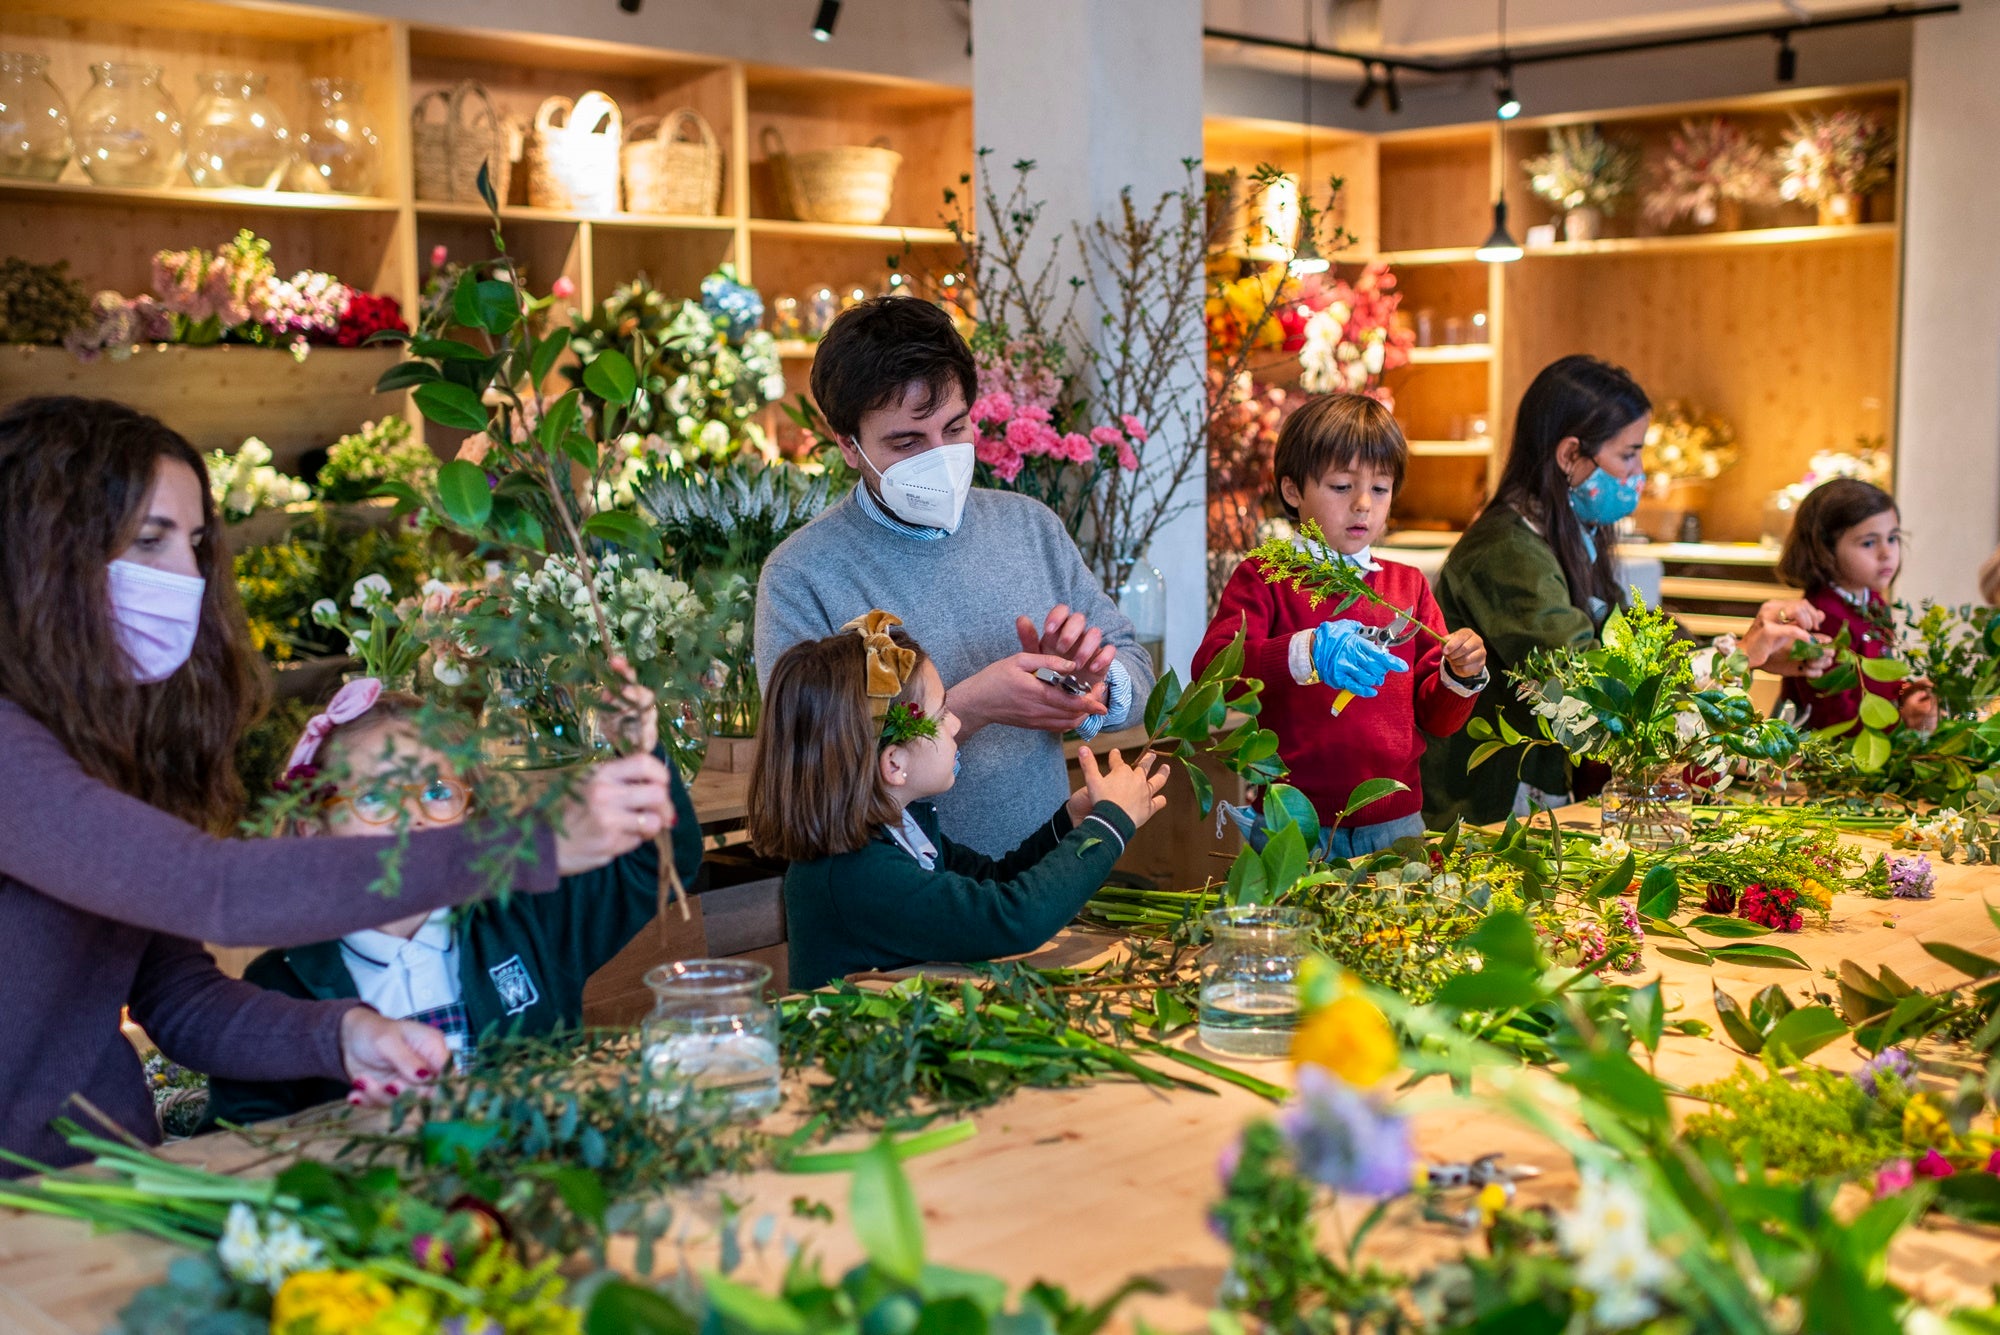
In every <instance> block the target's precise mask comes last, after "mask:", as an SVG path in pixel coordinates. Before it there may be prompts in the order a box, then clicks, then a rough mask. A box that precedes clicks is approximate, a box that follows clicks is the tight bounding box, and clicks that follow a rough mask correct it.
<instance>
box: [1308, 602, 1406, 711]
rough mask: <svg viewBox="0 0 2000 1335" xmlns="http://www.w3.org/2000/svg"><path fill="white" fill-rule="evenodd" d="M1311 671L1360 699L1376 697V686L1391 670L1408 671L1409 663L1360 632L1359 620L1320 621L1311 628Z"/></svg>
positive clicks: (1336, 687)
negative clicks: (1317, 625)
mask: <svg viewBox="0 0 2000 1335" xmlns="http://www.w3.org/2000/svg"><path fill="white" fill-rule="evenodd" d="M1312 659H1313V671H1315V672H1317V673H1319V679H1320V680H1321V681H1323V682H1325V683H1326V684H1327V685H1328V686H1331V687H1333V688H1334V689H1335V690H1339V691H1347V692H1349V693H1350V694H1353V695H1358V696H1360V697H1361V698H1362V699H1363V700H1372V699H1374V697H1375V688H1376V687H1378V686H1380V685H1381V684H1382V682H1383V679H1384V678H1386V677H1387V676H1388V675H1389V674H1390V673H1391V672H1408V671H1409V670H1410V665H1409V664H1408V663H1405V662H1404V661H1403V660H1402V659H1400V658H1398V657H1397V656H1396V655H1394V654H1392V653H1390V652H1389V651H1388V650H1387V649H1384V648H1383V647H1382V646H1381V645H1379V644H1376V643H1374V642H1373V641H1371V640H1369V639H1368V638H1367V637H1365V636H1364V635H1362V633H1361V623H1360V622H1358V621H1322V622H1320V624H1319V627H1318V628H1317V629H1316V630H1314V631H1313V642H1312Z"/></svg>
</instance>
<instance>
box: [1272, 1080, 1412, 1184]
mask: <svg viewBox="0 0 2000 1335" xmlns="http://www.w3.org/2000/svg"><path fill="white" fill-rule="evenodd" d="M1279 1124H1280V1126H1282V1127H1283V1129H1284V1132H1285V1138H1286V1139H1287V1140H1288V1141H1290V1142H1291V1147H1292V1156H1293V1157H1294V1158H1295V1159H1296V1160H1297V1161H1298V1165H1299V1170H1300V1171H1301V1172H1303V1173H1304V1174H1305V1175H1306V1176H1307V1177H1310V1178H1312V1179H1313V1180H1314V1181H1317V1182H1322V1183H1324V1184H1326V1185H1327V1186H1329V1187H1332V1188H1333V1189H1334V1190H1335V1191H1352V1192H1359V1193H1361V1194H1363V1195H1368V1196H1393V1195H1395V1194H1397V1193H1398V1192H1402V1191H1405V1190H1408V1188H1409V1185H1410V1173H1411V1170H1412V1169H1413V1167H1414V1166H1415V1155H1414V1154H1413V1152H1412V1151H1411V1149H1410V1128H1409V1125H1408V1124H1407V1123H1406V1122H1405V1121H1404V1120H1403V1119H1402V1118H1401V1117H1399V1116H1397V1115H1396V1114H1394V1113H1392V1112H1389V1111H1387V1110H1386V1109H1383V1108H1381V1107H1380V1106H1378V1105H1377V1104H1376V1103H1375V1102H1374V1100H1372V1099H1370V1098H1368V1097H1367V1096H1366V1095H1364V1094H1362V1093H1360V1092H1359V1091H1357V1090H1356V1089H1354V1088H1353V1087H1352V1086H1350V1085H1349V1084H1347V1083H1346V1082H1345V1081H1343V1080H1341V1079H1340V1078H1339V1077H1338V1076H1336V1075H1334V1074H1333V1073H1332V1072H1330V1071H1327V1070H1325V1069H1324V1068H1322V1067H1318V1066H1310V1065H1308V1066H1301V1067H1300V1068H1299V1087H1298V1094H1297V1096H1296V1097H1295V1099H1294V1100H1293V1102H1292V1103H1291V1104H1290V1105H1289V1106H1288V1107H1287V1108H1286V1109H1285V1111H1284V1112H1283V1113H1282V1114H1281V1115H1280V1118H1279Z"/></svg>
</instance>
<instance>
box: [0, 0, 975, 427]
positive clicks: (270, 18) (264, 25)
mask: <svg viewBox="0 0 2000 1335" xmlns="http://www.w3.org/2000/svg"><path fill="white" fill-rule="evenodd" d="M107 12H109V11H107V10H106V9H105V7H104V6H102V5H99V4H96V3H94V2H93V0H12V3H9V4H8V5H6V6H5V7H4V9H0V49H8V50H25V51H33V52H38V53H41V54H45V55H47V56H49V57H50V69H49V74H50V77H51V79H52V80H53V81H54V83H55V84H56V86H57V88H58V89H59V90H60V91H61V92H62V93H63V95H64V97H65V99H66V100H67V101H68V102H69V103H70V105H71V107H72V109H74V107H75V105H76V103H77V102H78V100H79V99H80V98H81V97H82V95H83V93H84V91H85V90H86V89H87V88H88V87H89V86H90V76H89V65H90V64H91V63H92V62H94V61H98V60H107V59H108V60H141V61H145V62H147V63H150V64H156V65H159V66H161V67H162V69H163V70H164V75H163V78H162V86H163V87H164V88H165V90H166V91H167V93H168V94H169V96H171V97H172V98H173V99H174V101H175V102H176V104H177V105H178V106H179V107H180V110H181V112H182V114H183V116H185V115H186V114H187V112H188V111H189V109H190V107H191V105H192V103H193V102H194V99H195V96H196V89H197V84H196V74H197V73H198V72H199V71H201V70H207V69H214V68H242V69H253V70H258V71H261V72H263V73H266V74H268V75H269V76H270V81H269V93H270V95H271V96H272V97H273V98H274V99H275V100H276V101H277V103H278V105H279V107H280V109H281V110H282V111H283V112H284V114H285V116H286V118H287V120H288V122H289V123H290V124H291V125H293V126H294V127H297V126H298V125H300V124H302V123H303V121H304V119H305V115H306V111H307V100H306V99H307V89H306V80H307V79H308V78H310V77H312V76H315V75H321V74H332V75H342V76H346V77H349V78H352V79H355V80H358V81H359V82H360V83H361V85H362V91H363V101H364V105H365V108H366V112H367V121H368V124H369V125H370V126H371V127H372V128H373V129H374V130H375V132H376V133H377V134H378V135H379V136H380V139H381V144H382V164H381V176H380V184H379V186H378V190H379V193H378V195H376V196H374V197H370V198H358V197H351V196H340V195H316V194H304V193H298V192H292V191H286V190H277V191H243V190H201V189H197V188H195V187H194V186H193V185H191V184H189V183H188V181H187V180H186V178H185V175H183V177H182V179H181V181H180V183H179V184H178V185H176V186H172V187H169V188H166V189H161V190H138V189H117V188H107V187H103V186H98V185H95V184H92V183H91V182H90V181H89V180H88V178H87V177H85V176H84V175H83V173H82V171H81V169H80V168H79V167H78V166H77V165H76V164H75V163H74V162H72V163H71V164H70V166H69V167H68V168H67V169H66V172H65V174H64V176H63V177H62V178H61V179H60V180H58V181H55V182H53V183H27V182H10V181H0V255H18V256H21V257H22V258H24V259H29V260H34V261H38V262H48V261H53V260H59V259H67V260H69V261H70V264H71V270H72V272H73V273H74V274H75V275H76V276H77V277H78V278H79V279H80V280H81V281H82V282H83V283H84V284H85V285H86V286H87V287H90V288H92V289H98V288H114V289H117V290H119V291H122V292H124V293H127V294H128V295H129V294H132V293H136V292H140V291H144V290H147V289H148V288H149V287H150V282H151V274H150V265H151V258H152V255H153V253H154V252H155V251H158V250H161V249H166V248H184V247H188V246H203V247H213V246H215V245H216V244H217V243H219V242H222V241H225V240H227V239H228V238H229V236H230V235H231V233H233V231H234V230H235V228H236V227H237V226H239V225H248V226H252V227H255V228H256V230H257V231H258V233H259V234H260V235H262V236H264V237H266V238H268V239H269V240H270V241H271V243H272V254H273V258H274V259H275V261H276V262H277V264H278V266H279V268H280V269H283V270H286V271H290V270H293V269H300V268H316V269H325V270H328V271H330V272H333V273H335V274H337V275H339V276H340V277H341V278H343V279H344V280H346V281H348V282H350V283H353V284H355V285H356V286H359V287H365V288H367V289H369V290H371V291H377V292H384V293H387V294H389V295H392V296H394V297H396V298H397V299H398V300H399V301H400V302H401V303H402V304H403V307H404V310H405V313H406V315H411V316H413V315H414V314H415V311H416V309H417V306H418V301H419V297H420V295H421V292H422V289H423V284H424V280H425V276H426V273H427V270H428V267H429V256H430V254H431V251H432V249H433V247H435V246H439V245H443V246H444V247H446V249H447V251H448V252H449V253H450V256H451V258H452V259H454V260H461V261H469V260H476V259H481V258H485V257H487V256H489V255H491V254H492V253H493V252H492V249H491V236H490V225H489V221H488V218H487V214H486V210H485V208H484V207H483V206H482V205H480V204H478V203H476V202H475V203H450V202H444V201H437V200H420V199H418V198H416V195H415V189H414V182H413V179H412V173H411V165H410V163H411V151H410V137H411V135H410V114H411V110H412V108H413V107H414V106H415V104H416V102H417V101H418V99H420V98H422V97H423V96H424V95H425V94H426V93H428V92H431V91H433V90H436V89H440V88H450V87H451V86H453V85H455V84H456V83H457V82H458V81H459V80H461V79H467V78H470V79H477V80H479V81H480V83H481V84H483V85H484V86H485V87H486V89H487V91H488V94H489V95H490V96H491V97H492V99H493V101H494V103H495V105H496V107H497V108H498V109H499V111H500V112H501V114H502V115H504V116H507V117H509V118H513V119H516V120H518V121H521V122H523V123H526V122H530V121H532V118H533V116H534V112H535V109H536V107H537V106H539V105H540V103H541V102H542V100H543V99H544V98H545V97H548V96H549V95H551V94H563V95H567V96H570V97H575V96H577V95H579V94H581V93H583V92H584V91H586V90H588V89H593V88H595V89H600V90H602V91H604V92H606V93H608V94H610V95H611V96H612V97H613V98H615V99H616V100H617V102H618V104H619V107H620V110H621V113H622V114H623V116H624V118H625V122H626V123H627V124H628V125H629V124H631V123H632V122H633V121H635V120H637V119H638V118H640V117H642V116H646V115H660V114H664V113H666V112H668V111H671V110H673V109H674V108H677V107H682V106H691V107H693V108H695V109H696V110H698V111H699V112H701V114H702V115H703V117H704V118H705V119H707V120H708V122H709V124H710V126H711V127H712V128H713V130H714V132H715V135H716V137H717V140H718V143H719V145H720V147H721V150H722V156H723V182H722V198H721V204H720V208H719V211H718V213H717V214H716V215H715V216H713V217H706V216H685V215H660V214H638V213H625V212H619V213H608V214H583V213H575V212H569V211H565V210H557V209H546V208H534V207H531V206H529V205H528V203H527V195H526V188H527V187H526V180H527V174H526V171H525V170H524V169H523V168H522V167H521V165H520V164H516V168H515V171H514V173H513V177H514V180H513V184H512V188H511V190H510V193H509V196H508V198H507V199H506V200H505V201H503V204H504V207H503V208H502V210H501V220H502V224H503V228H504V230H505V233H506V237H507V245H508V249H509V252H510V253H512V254H514V255H515V256H517V257H518V258H519V259H520V260H521V262H522V266H523V269H524V271H525V273H526V274H527V277H528V281H529V283H530V284H531V286H533V287H535V288H537V289H540V290H546V289H547V287H548V286H550V285H552V284H553V283H554V282H555V281H556V279H557V278H559V277H567V278H568V279H569V280H570V281H571V282H572V283H573V284H575V285H576V288H577V293H576V296H575V297H574V298H572V299H571V300H570V302H569V306H570V307H571V308H587V307H588V306H590V305H593V304H595V303H597V302H599V301H601V300H602V299H603V298H604V297H605V296H607V295H608V294H609V293H610V292H612V291H613V290H614V289H615V288H617V287H618V286H619V285H620V284H622V283H625V282H628V281H630V280H631V279H633V278H635V277H637V276H639V275H641V274H644V275H645V276H647V277H648V278H649V279H650V280H651V281H652V282H654V283H655V284H656V285H658V286H660V287H661V288H663V289H664V290H666V291H668V292H669V293H672V294H675V295H685V296H693V295H694V294H695V292H696V289H697V285H698V284H699V282H700V280H701V278H702V277H703V276H704V275H706V274H707V273H708V272H709V271H710V270H711V269H713V268H714V267H715V266H716V265H718V264H721V263H724V262H731V263H734V264H735V265H736V266H737V268H738V270H739V272H740V273H741V274H742V276H743V277H744V278H745V279H746V280H748V281H751V282H754V283H756V284H757V285H758V286H759V287H760V288H761V289H762V290H763V292H764V295H765V297H766V299H767V301H768V300H771V299H774V298H776V297H777V296H779V295H782V294H789V295H793V296H800V297H803V296H804V295H805V293H806V292H807V291H808V290H809V289H810V288H812V287H816V286H820V285H825V286H829V287H832V288H833V289H834V290H835V291H837V292H841V293H849V292H853V291H856V290H860V291H863V292H866V293H874V292H877V291H881V290H885V288H886V286H887V278H888V275H889V272H890V260H891V258H892V257H894V256H902V255H905V254H907V255H909V256H911V257H912V259H911V262H912V263H913V264H917V265H922V266H924V267H927V268H928V267H937V268H940V269H942V268H947V267H950V263H951V260H952V259H953V257H955V255H956V253H957V245H956V243H955V242H954V241H953V239H952V235H951V233H950V232H949V231H947V230H946V229H945V228H944V226H943V225H942V224H943V223H944V221H945V218H944V214H943V209H944V198H943V196H944V190H945V189H946V187H947V186H953V185H956V184H957V183H958V178H959V177H960V175H961V174H962V173H965V172H968V171H970V170H971V168H972V160H973V155H972V97H971V92H970V90H969V89H966V88H960V87H951V86H945V85H937V84H926V83H919V82H915V81H910V80H900V79H890V78H882V77H877V76H869V75H855V74H846V73H842V72H838V71H828V70H801V69H793V68H786V67H780V66H771V65H758V64H746V63H743V62H738V61H731V60H723V59H719V58H716V57H712V56H704V55H696V54H688V53H682V52H673V51H663V50H657V49H653V48H648V47H638V46H629V45H623V44H614V43H607V42H597V41H586V40H580V39H571V38H563V37H545V36H534V35H528V34H521V33H512V32H501V31H493V30H485V29H476V28H460V27H446V26H442V25H432V24H406V23H401V22H396V21H391V20H385V19H378V18H374V17H371V16H367V15H362V14H355V13H347V12H335V11H329V10H321V9H316V8H311V7H307V6H297V5H288V4H271V3H264V2H263V0H255V2H254V3H252V2H250V0H243V2H240V3H239V2H238V0H160V3H158V4H149V5H145V6H128V7H126V8H125V9H124V11H123V12H122V13H121V15H120V17H118V18H117V19H112V18H108V17H106V14H107ZM767 127H768V128H770V129H772V130H775V131H776V132H777V133H778V134H779V135H781V136H782V138H783V140H784V143H785V145H786V147H787V148H789V149H790V150H791V151H794V152H802V151H808V150H812V149H819V148H829V147H834V146H837V145H843V144H865V143H870V142H874V141H876V140H878V139H880V140H883V141H886V142H887V143H888V145H889V146H890V147H892V148H894V149H896V150H897V151H898V152H899V153H901V154H902V155H903V163H902V167H901V170H900V172H899V174H898V177H897V183H896V191H895V195H894V197H893V200H892V203H891V207H890V212H889V215H888V217H887V218H886V219H885V220H884V222H883V224H882V225H880V226H841V225H835V224H826V223H802V222H798V221H795V220H792V219H790V218H788V217H787V216H786V215H785V213H784V211H783V209H782V208H781V206H780V201H779V200H778V198H777V195H776V191H775V189H774V183H773V180H772V177H771V172H770V164H769V161H768V159H767V157H766V155H765V150H764V148H763V147H762V146H761V139H762V134H763V131H764V130H765V129H766V128H767ZM219 215H228V216H219ZM15 351H16V350H15V349H0V353H7V354H11V353H14V352H15ZM225 351H226V352H228V353H230V354H231V355H230V357H229V359H228V364H227V367H226V371H227V373H226V374H211V371H212V370H213V371H214V372H217V373H219V372H222V371H223V370H224V367H223V364H222V363H221V362H219V361H213V360H211V359H210V358H209V357H208V356H207V355H206V354H207V353H209V352H225ZM335 351H337V350H334V349H319V350H315V351H314V353H313V354H312V356H311V357H310V358H309V359H308V361H307V364H306V367H307V368H313V369H303V368H302V369H300V370H296V371H295V370H293V369H292V363H291V361H290V359H289V358H287V357H284V356H283V354H281V353H270V352H264V351H262V350H256V349H247V348H239V349H226V350H222V349H217V350H206V349H192V348H181V349H174V350H172V355H171V356H169V357H162V358H158V359H152V358H151V357H150V354H141V356H140V357H135V358H134V359H132V362H131V363H123V364H117V365H116V366H115V367H112V366H109V365H107V364H105V363H92V364H90V365H89V366H84V365H83V364H80V363H74V360H73V359H69V358H67V355H66V354H64V353H61V352H60V351H59V350H58V351H53V352H50V351H49V350H35V351H34V352H32V353H30V354H27V355H22V356H11V355H8V356H0V401H5V400H7V399H10V398H13V397H15V396H16V395H19V394H25V393H31V392H36V391H37V390H38V389H40V388H42V387H44V386H45V385H47V384H49V383H60V384H64V385H67V386H70V387H71V390H72V392H106V393H109V392H112V391H111V390H110V389H109V388H106V387H107V386H112V385H114V384H115V385H117V386H118V387H120V392H123V393H126V394H128V395H136V396H138V398H139V401H140V403H141V406H145V407H150V408H154V409H156V410H158V411H161V412H165V413H175V412H178V413H180V414H181V418H180V420H181V421H188V422H191V421H195V420H196V418H195V417H194V416H192V415H190V409H189V406H188V404H187V402H186V401H185V396H184V395H175V394H172V393H170V389H171V386H172V384H173V382H174V381H175V380H176V378H187V379H191V380H192V381H193V382H194V383H195V384H196V385H197V386H200V385H202V384H203V383H205V382H206V381H209V380H213V381H214V386H213V388H212V389H211V390H210V391H209V395H210V398H209V401H210V402H211V403H212V404H213V405H214V406H215V408H216V411H213V412H209V413H206V414H205V415H202V416H201V417H200V425H199V427H198V430H197V432H196V434H199V435H201V437H202V438H201V439H200V440H199V441H198V442H197V443H199V444H201V445H202V446H203V448H217V447H229V446H234V445H235V444H236V443H238V442H239V441H240V440H241V439H242V438H243V437H244V436H247V435H261V436H263V437H264V438H265V439H266V440H267V441H270V442H272V443H273V445H274V446H277V445H279V444H280V442H302V443H300V444H298V445H297V448H305V447H307V446H309V445H311V444H325V443H327V442H329V441H331V440H332V439H333V438H334V437H335V436H337V435H339V434H341V433H342V432H343V431H347V430H351V429H353V428H354V427H355V426H357V425H359V424H360V422H361V420H362V418H363V417H364V416H380V415H381V414H382V413H384V412H395V411H400V410H403V409H404V398H405V396H403V395H395V396H384V397H382V398H364V400H363V406H362V407H361V408H360V410H358V411H355V410H354V401H353V396H352V392H351V391H352V384H351V382H352V381H353V380H354V378H355V377H356V376H357V375H358V374H359V370H358V368H359V367H360V360H359V359H349V360H347V361H346V362H342V361H341V359H339V358H335V357H330V356H328V355H327V354H330V353H333V352H335ZM43 354H47V355H43ZM368 355H369V356H370V357H371V358H374V359H377V360H379V359H380V357H381V356H382V355H384V354H380V353H370V354H368ZM784 355H785V361H786V370H787V376H788V379H789V380H790V381H791V383H790V386H789V388H790V390H791V391H793V392H797V391H801V390H803V389H804V388H805V376H806V373H807V372H808V371H809V370H810V366H811V357H812V353H811V345H810V344H799V345H796V346H788V348H787V349H786V351H785V354H784ZM263 358H269V359H270V361H269V363H268V369H269V371H270V375H269V377H268V378H269V380H270V381H271V382H272V384H273V385H285V386H292V385H298V384H306V385H310V384H312V383H314V382H315V376H317V378H318V379H319V380H332V381H336V382H338V384H339V386H340V388H339V391H338V392H337V393H335V394H333V395H332V397H331V398H327V399H321V400H320V401H319V402H314V394H312V393H300V392H296V391H295V390H291V389H287V390H284V391H283V392H279V393H264V394H261V395H257V396H254V397H249V398H245V397H242V396H244V395H246V394H249V393H250V391H249V388H248V386H249V384H250V382H251V381H253V380H261V379H264V378H265V377H261V376H256V375H254V374H246V370H250V369H253V368H254V369H262V368H266V366H267V363H266V362H264V361H263V360H261V359H263ZM323 358H324V361H323V360H322V359H323ZM246 362H247V363H250V366H249V367H245V366H243V365H239V363H246ZM280 362H282V363H284V366H283V367H282V368H281V367H279V366H278V363H280ZM65 363H68V364H65ZM315 364H319V365H318V366H317V367H315ZM134 365H136V366H138V367H140V368H144V370H143V371H142V372H140V373H135V372H133V371H132V370H131V367H132V366H134ZM170 420H172V419H171V418H170Z"/></svg>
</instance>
